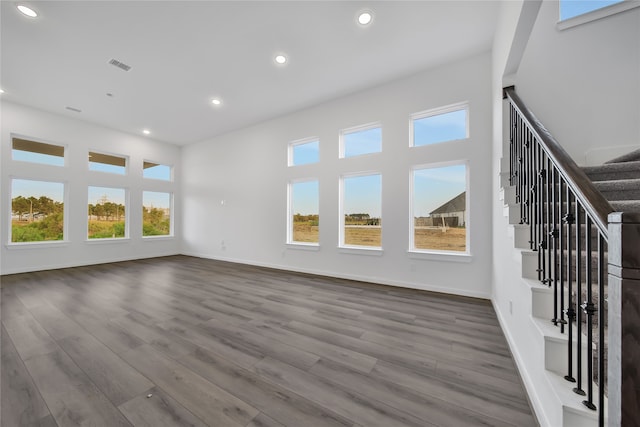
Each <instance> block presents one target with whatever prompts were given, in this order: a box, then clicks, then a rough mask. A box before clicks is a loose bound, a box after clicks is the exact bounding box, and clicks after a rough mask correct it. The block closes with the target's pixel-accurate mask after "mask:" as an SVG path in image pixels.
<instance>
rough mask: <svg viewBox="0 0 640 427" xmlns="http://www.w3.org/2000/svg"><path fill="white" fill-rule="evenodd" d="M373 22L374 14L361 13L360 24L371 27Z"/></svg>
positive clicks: (359, 16)
mask: <svg viewBox="0 0 640 427" xmlns="http://www.w3.org/2000/svg"><path fill="white" fill-rule="evenodd" d="M372 20H373V14H372V13H371V12H369V11H364V12H360V14H359V15H358V24H360V25H369V24H370V23H371V21H372Z"/></svg>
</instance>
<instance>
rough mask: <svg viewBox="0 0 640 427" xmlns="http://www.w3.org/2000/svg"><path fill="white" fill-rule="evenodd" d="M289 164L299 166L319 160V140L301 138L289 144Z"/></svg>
mask: <svg viewBox="0 0 640 427" xmlns="http://www.w3.org/2000/svg"><path fill="white" fill-rule="evenodd" d="M288 157H289V166H300V165H306V164H310V163H317V162H319V161H320V140H318V139H317V138H309V139H303V140H300V141H294V142H292V143H290V144H289V156H288Z"/></svg>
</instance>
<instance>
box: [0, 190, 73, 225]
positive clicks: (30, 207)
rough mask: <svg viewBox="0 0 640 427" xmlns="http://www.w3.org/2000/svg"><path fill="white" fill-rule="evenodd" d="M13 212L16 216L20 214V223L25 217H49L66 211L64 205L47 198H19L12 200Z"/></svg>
mask: <svg viewBox="0 0 640 427" xmlns="http://www.w3.org/2000/svg"><path fill="white" fill-rule="evenodd" d="M11 211H12V212H13V213H14V214H18V216H19V218H20V221H22V220H23V217H24V215H36V214H38V215H43V216H49V215H52V214H55V213H62V212H63V211H64V203H62V202H56V201H54V200H53V199H51V198H49V197H46V196H40V197H34V196H31V197H24V196H18V197H14V198H13V199H11Z"/></svg>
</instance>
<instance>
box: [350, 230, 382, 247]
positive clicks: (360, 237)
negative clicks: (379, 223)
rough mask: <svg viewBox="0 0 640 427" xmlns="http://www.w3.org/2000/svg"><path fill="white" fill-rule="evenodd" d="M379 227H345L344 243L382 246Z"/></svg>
mask: <svg viewBox="0 0 640 427" xmlns="http://www.w3.org/2000/svg"><path fill="white" fill-rule="evenodd" d="M381 240H382V228H381V227H345V229H344V244H345V245H360V246H382V243H381Z"/></svg>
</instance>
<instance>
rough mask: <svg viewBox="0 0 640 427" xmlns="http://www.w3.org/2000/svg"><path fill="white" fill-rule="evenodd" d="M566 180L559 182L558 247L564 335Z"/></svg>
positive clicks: (561, 325) (561, 330)
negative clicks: (563, 223)
mask: <svg viewBox="0 0 640 427" xmlns="http://www.w3.org/2000/svg"><path fill="white" fill-rule="evenodd" d="M563 189H564V179H563V178H562V177H560V179H559V182H558V198H559V201H558V232H559V236H558V239H559V240H558V247H559V252H560V255H559V259H558V261H559V262H560V271H559V272H558V275H557V276H556V277H559V281H560V320H558V323H559V324H560V333H561V334H564V325H566V323H567V321H566V320H564V310H565V305H564V282H565V280H566V279H567V277H566V275H567V273H566V271H565V268H564V267H565V264H566V252H565V250H564V246H565V240H566V237H565V236H563V234H564V233H563V232H562V225H561V220H562V218H564V216H563V215H562V214H563V211H564V210H565V209H564V206H563V205H564V204H565V200H564V199H565V198H564V191H563Z"/></svg>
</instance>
